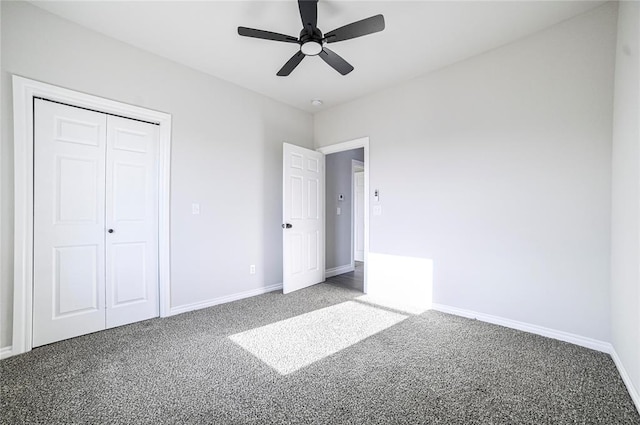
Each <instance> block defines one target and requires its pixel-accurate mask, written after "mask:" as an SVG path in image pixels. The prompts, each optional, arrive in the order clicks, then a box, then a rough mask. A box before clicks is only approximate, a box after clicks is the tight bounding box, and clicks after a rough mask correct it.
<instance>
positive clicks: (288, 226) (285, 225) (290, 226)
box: [282, 223, 293, 229]
mask: <svg viewBox="0 0 640 425" xmlns="http://www.w3.org/2000/svg"><path fill="white" fill-rule="evenodd" d="M292 227H293V224H291V223H285V224H283V225H282V228H283V229H291V228H292Z"/></svg>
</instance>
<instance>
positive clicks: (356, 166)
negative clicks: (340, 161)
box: [351, 159, 365, 270]
mask: <svg viewBox="0 0 640 425" xmlns="http://www.w3.org/2000/svg"><path fill="white" fill-rule="evenodd" d="M364 168H365V167H364V161H358V160H357V159H352V160H351V267H353V269H354V270H355V267H356V187H355V185H356V179H355V175H356V172H363V173H364ZM356 170H357V171H356ZM363 255H364V253H363Z"/></svg>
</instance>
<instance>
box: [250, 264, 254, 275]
mask: <svg viewBox="0 0 640 425" xmlns="http://www.w3.org/2000/svg"><path fill="white" fill-rule="evenodd" d="M249 274H256V266H255V264H252V265H250V266H249Z"/></svg>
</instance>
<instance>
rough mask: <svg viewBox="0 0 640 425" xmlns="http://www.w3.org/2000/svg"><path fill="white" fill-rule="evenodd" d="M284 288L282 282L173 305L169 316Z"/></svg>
mask: <svg viewBox="0 0 640 425" xmlns="http://www.w3.org/2000/svg"><path fill="white" fill-rule="evenodd" d="M279 290H282V283H276V284H275V285H269V286H265V287H263V288H258V289H251V290H249V291H243V292H237V293H235V294H231V295H225V296H223V297H218V298H213V299H210V300H205V301H200V302H197V303H193V304H185V305H180V306H177V307H171V311H170V313H169V316H173V315H176V314H180V313H186V312H188V311H193V310H200V309H201V308H207V307H213V306H214V305H218V304H225V303H229V302H232V301H237V300H241V299H243V298H249V297H255V296H256V295H262V294H266V293H267V292H273V291H279Z"/></svg>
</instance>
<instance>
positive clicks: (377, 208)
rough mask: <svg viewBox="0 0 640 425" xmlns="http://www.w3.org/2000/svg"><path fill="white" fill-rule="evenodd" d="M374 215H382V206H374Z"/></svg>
mask: <svg viewBox="0 0 640 425" xmlns="http://www.w3.org/2000/svg"><path fill="white" fill-rule="evenodd" d="M373 215H382V206H380V205H374V206H373Z"/></svg>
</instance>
